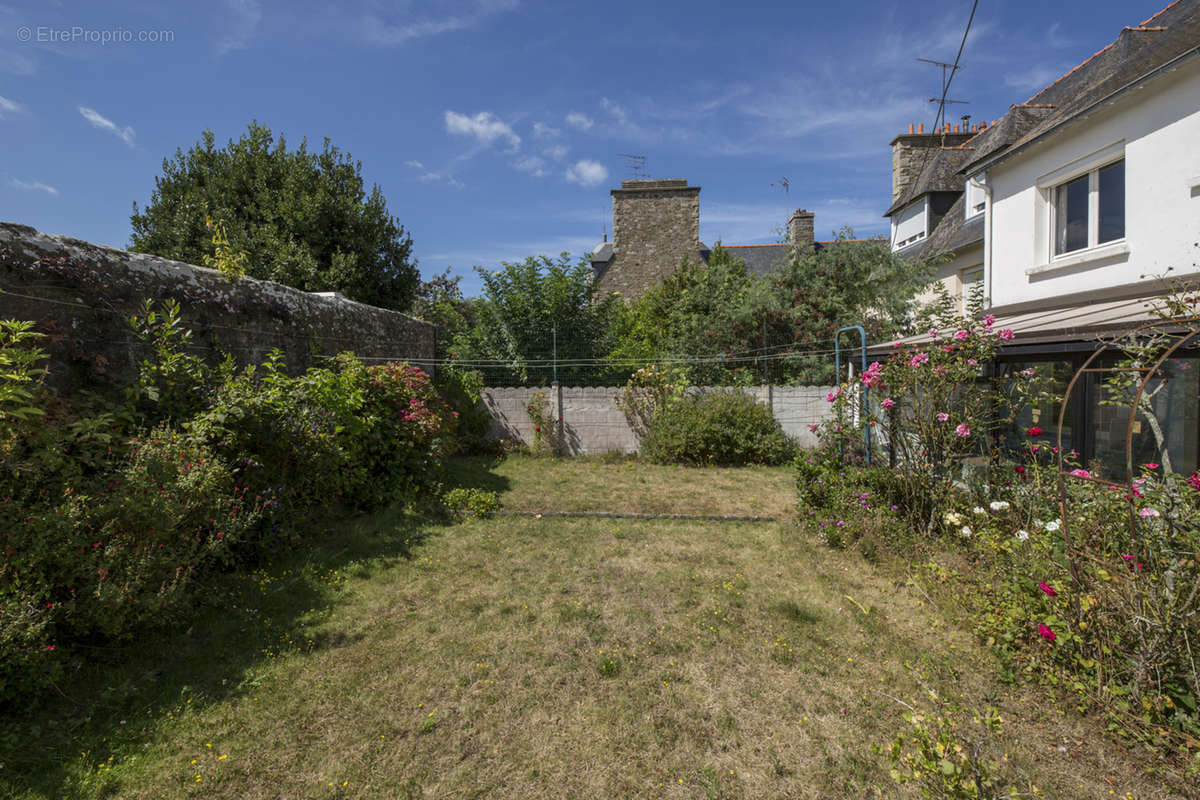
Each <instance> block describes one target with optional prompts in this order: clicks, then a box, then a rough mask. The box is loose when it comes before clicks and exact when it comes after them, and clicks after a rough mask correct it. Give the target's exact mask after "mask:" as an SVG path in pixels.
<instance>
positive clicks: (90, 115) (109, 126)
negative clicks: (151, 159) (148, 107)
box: [79, 106, 133, 147]
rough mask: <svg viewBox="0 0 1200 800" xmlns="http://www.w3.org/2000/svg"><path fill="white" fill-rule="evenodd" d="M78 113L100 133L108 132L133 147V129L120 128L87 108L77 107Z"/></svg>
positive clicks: (127, 127)
mask: <svg viewBox="0 0 1200 800" xmlns="http://www.w3.org/2000/svg"><path fill="white" fill-rule="evenodd" d="M79 113H80V114H81V115H82V116H83V118H84V119H86V120H87V121H88V122H90V123H92V126H93V127H96V128H99V129H100V130H102V131H108V132H109V133H111V134H112V135H113V136H116V137H117V138H118V139H120V140H121V141H123V142H125V144H127V145H129V146H130V147H133V128H131V127H129V126H128V125H126V126H125V127H124V128H122V127H120V126H118V125H117V123H115V122H113V121H112V120H111V119H108V118H107V117H104V116H101V114H100V112H98V111H96V110H95V109H91V108H88V107H87V106H79Z"/></svg>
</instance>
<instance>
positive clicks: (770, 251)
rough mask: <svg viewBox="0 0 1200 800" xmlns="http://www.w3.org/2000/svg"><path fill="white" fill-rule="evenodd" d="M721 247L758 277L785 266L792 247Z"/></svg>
mask: <svg viewBox="0 0 1200 800" xmlns="http://www.w3.org/2000/svg"><path fill="white" fill-rule="evenodd" d="M880 241H883V242H884V244H886V243H887V242H886V241H885V240H879V239H834V240H831V241H825V242H814V243H813V245H814V246H815V247H816V249H817V250H824V249H826V248H830V247H847V246H849V247H853V246H857V245H862V244H868V243H871V242H875V243H878V242H880ZM722 247H723V248H724V249H725V250H726V251H727V252H728V253H729V254H730V255H731V256H733V257H734V258H740V259H742V261H744V262H745V264H746V272H748V273H750V274H751V275H757V276H758V277H760V278H761V277H764V276H766V275H769V274H771V273H772V272H774V271H775V270H777V269H779V268H780V267H783V266H785V265H786V264H787V263H788V259H789V258H790V257H791V249H792V246H791V245H790V244H731V245H722ZM704 259H705V261H707V260H708V252H707V251H706V252H705V253H704Z"/></svg>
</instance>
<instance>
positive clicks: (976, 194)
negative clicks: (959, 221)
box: [963, 178, 987, 219]
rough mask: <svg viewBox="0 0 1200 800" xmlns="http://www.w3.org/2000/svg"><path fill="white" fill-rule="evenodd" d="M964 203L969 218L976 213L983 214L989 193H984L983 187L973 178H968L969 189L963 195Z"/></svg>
mask: <svg viewBox="0 0 1200 800" xmlns="http://www.w3.org/2000/svg"><path fill="white" fill-rule="evenodd" d="M963 204H964V206H965V209H964V212H965V214H966V218H967V219H970V218H971V217H973V216H975V215H976V214H982V213H983V210H984V208H986V207H987V195H985V194H984V192H983V187H982V186H980V185H979V184H978V183H976V182H975V181H974V180H972V179H971V178H968V179H967V190H966V193H965V195H964V196H963Z"/></svg>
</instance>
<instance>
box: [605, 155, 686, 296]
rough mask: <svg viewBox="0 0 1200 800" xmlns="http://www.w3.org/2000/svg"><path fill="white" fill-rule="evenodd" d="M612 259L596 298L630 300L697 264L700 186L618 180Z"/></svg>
mask: <svg viewBox="0 0 1200 800" xmlns="http://www.w3.org/2000/svg"><path fill="white" fill-rule="evenodd" d="M612 203H613V227H612V234H613V235H612V245H613V258H612V260H611V262H610V263H609V266H608V268H607V269H606V270H605V271H604V273H603V274H602V275H601V276H600V277H599V279H598V280H597V289H598V290H599V295H600V296H604V295H607V294H609V293H610V292H619V293H620V294H621V296H622V297H623V298H624V299H625V300H627V301H629V300H634V299H636V298H637V297H640V296H641V294H642V293H643V292H644V291H645V290H646V289H648V288H649V287H650V286H653V285H654V284H655V283H657V282H658V281H660V280H662V279H663V278H665V277H666V276H668V275H670V274H671V273H673V272H675V270H677V269H679V266H680V265H681V264H682V263H683V262H684V260H685V259H686V260H688V261H689V262H691V263H692V264H696V263H699V262H700V261H701V260H702V259H703V256H702V254H701V253H700V187H699V186H688V182H687V181H686V180H685V179H682V178H666V179H654V180H650V179H643V180H628V181H621V188H620V189H613V190H612Z"/></svg>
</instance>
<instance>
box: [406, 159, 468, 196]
mask: <svg viewBox="0 0 1200 800" xmlns="http://www.w3.org/2000/svg"><path fill="white" fill-rule="evenodd" d="M404 166H406V167H411V168H412V169H415V170H417V171H418V172H420V173H421V174H420V175H418V176H417V180H419V181H420V182H421V183H444V184H445V185H447V186H453V187H455V188H456V189H457V188H461V187H462V185H463V183H462V181H460V180H459V179H458V178H455V177H454V176H453V175H451V174H450V173H449V172H439V171H438V170H434V169H427V168H426V167H425V165H424V164H422V163H421V162H420V161H417V160H416V159H412V160H409V161H405V162H404Z"/></svg>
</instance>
